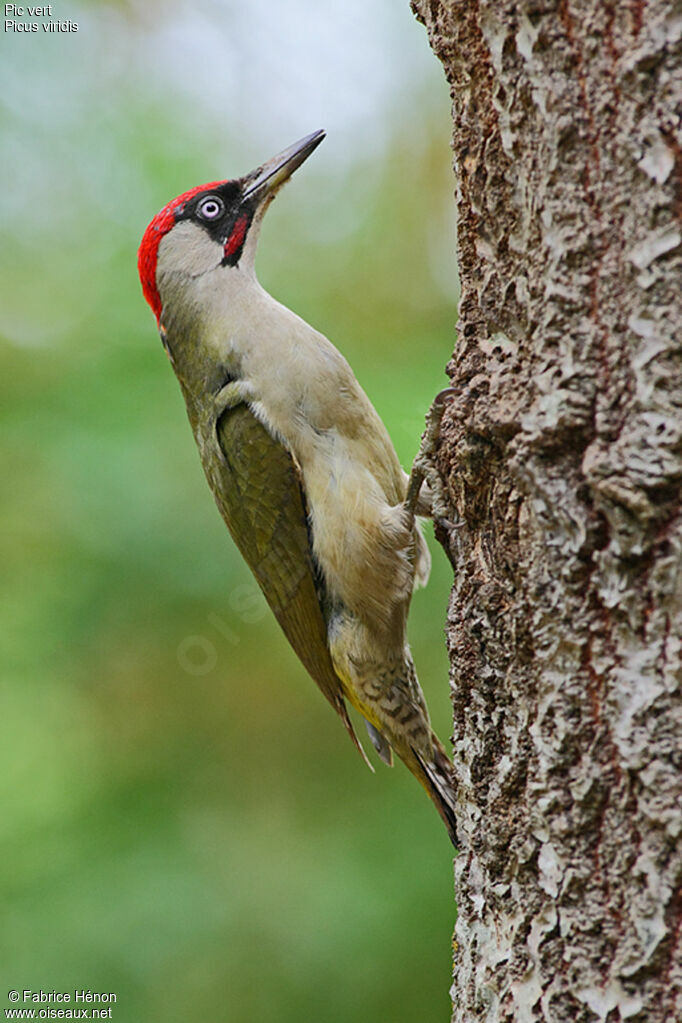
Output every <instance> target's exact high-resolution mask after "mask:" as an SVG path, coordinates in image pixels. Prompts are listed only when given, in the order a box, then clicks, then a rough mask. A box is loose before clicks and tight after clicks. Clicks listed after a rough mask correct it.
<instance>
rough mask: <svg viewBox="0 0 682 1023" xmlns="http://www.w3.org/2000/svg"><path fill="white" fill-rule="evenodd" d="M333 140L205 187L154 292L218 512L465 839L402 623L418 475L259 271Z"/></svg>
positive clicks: (425, 558) (166, 229)
mask: <svg viewBox="0 0 682 1023" xmlns="http://www.w3.org/2000/svg"><path fill="white" fill-rule="evenodd" d="M323 138H324V132H322V131H318V132H315V133H313V134H312V135H308V136H307V137H306V138H304V139H301V140H300V141H299V142H297V143H295V144H294V145H293V146H290V147H289V148H288V149H286V150H285V151H284V152H282V153H280V154H279V155H278V156H275V157H274V158H273V159H272V160H269V161H268V162H267V163H265V164H263V166H262V167H258V168H257V169H256V170H255V171H253V172H252V173H251V174H247V175H246V176H245V177H242V178H237V179H236V180H231V181H220V182H213V183H212V184H208V185H200V186H198V187H197V188H193V189H191V190H190V191H189V192H185V193H184V194H183V195H180V196H178V198H177V199H174V200H173V201H172V202H170V203H169V204H168V205H167V206H166V207H165V208H164V209H163V210H161V212H160V213H159V214H157V216H156V217H154V219H153V220H152V222H151V223H150V225H149V227H148V228H147V230H146V232H145V235H144V237H143V239H142V244H141V246H140V251H139V270H140V279H141V282H142V288H143V291H144V295H145V297H146V299H147V301H148V303H149V305H150V306H151V308H152V310H153V311H154V313H155V315H156V318H157V322H158V326H159V332H160V335H161V340H162V342H163V344H164V347H165V349H166V352H167V353H168V356H169V358H170V361H171V363H172V366H173V369H174V370H175V373H176V376H177V378H178V380H179V382H180V387H181V388H182V392H183V395H184V398H185V402H186V404H187V413H188V416H189V421H190V424H191V427H192V431H193V433H194V437H195V440H196V442H197V445H198V447H199V453H200V456H201V463H202V465H203V468H204V472H205V473H206V477H207V479H208V483H209V486H210V488H211V490H212V491H213V495H214V497H215V500H216V502H217V505H218V508H219V510H220V513H221V515H222V516H223V519H224V520H225V522H226V524H227V527H228V529H229V531H230V533H231V534H232V536H233V538H234V540H235V542H236V544H237V546H238V548H239V550H240V551H241V553H242V555H243V556H244V558H245V559H246V561H247V563H248V565H249V567H250V568H251V570H252V572H253V573H254V575H255V577H256V579H257V581H258V584H259V585H260V587H261V589H262V591H263V593H264V595H265V598H266V600H267V602H268V604H269V605H270V607H271V609H272V611H273V612H274V614H275V616H276V618H277V620H278V622H279V624H280V626H281V627H282V629H283V630H284V633H285V635H286V637H287V639H288V640H289V642H290V644H291V646H292V647H293V649H294V650H295V652H296V654H297V655H298V657H299V658H300V660H301V661H302V663H303V665H304V666H305V668H306V669H307V671H308V672H309V673H310V675H311V676H312V678H313V679H314V680H315V682H316V683H317V685H318V686H319V688H320V689H321V690H322V692H323V693H324V695H325V696H326V697H327V699H328V700H329V702H330V703H331V704H332V706H333V707H334V709H335V710H336V711H337V713H338V714H339V715H340V717H341V719H342V721H343V723H344V725H345V726H346V729H347V730H348V733H349V735H350V736H351V738H352V740H353V742H354V743H355V745H356V746H357V747H358V749H359V750H360V752H361V753H362V755H363V756H364V752H363V751H362V747H361V746H360V743H359V742H358V740H357V737H356V735H355V733H354V731H353V726H352V724H351V722H350V719H349V717H348V712H347V708H346V703H345V701H346V700H348V701H349V703H350V704H351V705H352V706H353V707H355V708H356V710H357V711H359V713H360V714H361V715H362V717H363V718H364V719H365V721H366V723H367V729H368V732H369V735H370V738H371V740H372V742H373V744H374V746H375V748H376V750H377V752H378V754H379V756H380V757H381V759H382V760H384V761H385V762H386V763H387V764H389V765H390V764H391V763H392V754H391V749H393V750H395V752H396V753H397V755H398V756H399V757H400V758H401V760H403V761H404V763H405V764H406V765H407V767H408V768H409V769H410V771H412V773H413V774H414V775H416V777H417V778H418V779H419V781H420V782H421V784H422V785H423V786H424V788H425V789H426V791H427V792H428V794H429V796H430V797H431V799H432V800H433V802H434V803H435V805H436V808H437V809H438V812H439V813H440V815H441V817H442V818H443V820H444V822H445V824H446V826H447V828H448V833H449V834H450V837H451V839H452V840H453V842H454V841H455V818H454V792H453V778H452V765H451V764H450V761H449V760H448V758H447V755H446V753H445V751H444V749H443V747H442V745H441V743H440V742H439V740H438V738H437V737H436V735H435V734H434V732H433V731H432V729H431V725H430V723H429V715H428V711H427V709H426V704H425V701H424V696H423V694H422V691H421V688H420V686H419V682H418V681H417V675H416V672H415V668H414V663H413V661H412V655H411V653H410V648H409V646H408V644H407V639H406V620H407V612H408V608H409V604H410V598H411V595H412V590H413V588H414V585H415V584H420V585H423V584H424V583H426V580H427V578H428V574H429V568H430V559H429V553H428V549H427V547H426V544H425V542H424V539H423V537H422V535H421V533H420V531H419V528H418V526H417V524H416V523H415V509H416V511H418V512H419V513H420V514H425V513H428V507H427V501H428V495H427V489H428V488H423V490H422V493H421V495H420V485H421V482H422V478H423V473H422V472H416V473H415V474H413V479H412V486H411V487H410V496H409V498H408V478H407V476H406V474H405V473H404V472H403V470H402V469H401V466H400V463H399V461H398V457H397V455H396V453H395V450H394V448H393V445H392V443H391V440H390V438H389V436H388V433H387V431H386V428H385V427H384V424H383V423H382V421H381V419H380V418H379V416H378V414H377V413H376V411H375V409H374V408H373V406H372V404H371V403H370V401H369V399H368V398H367V396H366V394H365V393H364V391H363V390H362V388H361V387H360V385H359V384H358V382H357V380H356V379H355V377H354V375H353V372H352V370H351V368H350V366H349V365H348V363H347V362H346V360H345V359H344V357H343V356H342V355H341V354H340V353H339V352H338V351H337V349H336V348H335V347H334V346H333V345H332V344H331V343H330V342H329V341H328V340H327V339H326V338H325V337H323V336H322V334H320V333H318V331H316V330H314V329H313V328H312V327H310V326H308V324H307V323H305V322H304V321H303V320H302V319H300V317H298V316H296V315H295V314H294V313H292V312H290V311H289V310H288V309H286V308H285V307H284V306H282V305H280V303H279V302H277V301H275V299H273V298H272V297H271V296H270V295H269V294H268V293H267V292H266V291H264V289H263V288H262V287H261V285H260V284H259V283H258V280H257V279H256V274H255V270H254V260H255V254H256V243H257V240H258V234H259V229H260V225H261V221H262V219H263V215H264V213H265V211H266V209H267V208H268V206H269V204H270V202H271V201H272V199H273V198H274V196H275V195H276V194H277V191H278V190H279V188H280V187H281V185H282V184H283V183H284V182H285V181H286V180H287V179H288V178H289V177H290V175H291V174H292V173H293V172H294V171H295V170H296V168H297V167H299V166H300V165H301V164H302V163H303V161H304V160H305V159H307V157H308V156H309V155H310V154H311V153H312V152H313V150H314V149H315V148H316V146H317V145H318V144H319V143H320V142H321V141H322V139H323Z"/></svg>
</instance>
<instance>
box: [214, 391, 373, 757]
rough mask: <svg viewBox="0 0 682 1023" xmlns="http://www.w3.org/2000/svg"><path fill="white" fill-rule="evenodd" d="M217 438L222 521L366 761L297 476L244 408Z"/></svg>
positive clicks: (225, 419) (222, 425)
mask: <svg viewBox="0 0 682 1023" xmlns="http://www.w3.org/2000/svg"><path fill="white" fill-rule="evenodd" d="M217 433H218V442H219V444H220V448H221V451H222V454H223V457H224V463H223V465H222V466H221V470H220V472H219V473H218V474H216V475H217V476H218V478H217V479H216V477H215V476H214V477H213V480H212V481H211V482H212V484H213V490H214V493H215V496H216V500H217V502H218V507H219V508H220V511H221V514H222V516H223V518H224V520H225V522H226V524H227V527H228V529H229V530H230V533H231V534H232V537H233V539H234V541H235V543H236V544H237V547H238V548H239V550H240V551H241V554H242V556H243V557H244V560H245V561H246V563H247V564H248V566H249V568H250V569H251V571H252V572H253V574H254V575H255V577H256V580H257V582H258V585H259V586H260V588H261V590H262V591H263V593H264V595H265V599H266V600H267V602H268V604H269V605H270V607H271V609H272V611H273V613H274V615H275V617H276V619H277V621H278V622H279V624H280V626H281V627H282V630H283V631H284V635H285V636H286V637H287V639H288V640H289V643H290V644H291V646H292V647H293V649H294V651H295V652H296V654H297V655H298V657H299V659H300V660H301V662H302V663H303V665H304V667H305V668H306V670H307V671H308V673H309V674H310V675H311V676H312V678H313V679H314V681H315V682H316V683H317V685H318V686H319V688H320V689H321V690H322V692H323V693H324V695H325V696H326V697H327V699H328V700H329V702H330V703H331V705H332V706H333V707H334V709H335V710H336V711H337V713H338V714H339V715H340V716H341V718H342V720H343V723H344V725H345V726H346V728H347V730H348V733H349V735H350V737H351V739H352V740H353V742H354V743H355V745H356V747H357V748H358V750H359V751H360V753H361V755H362V756H363V758H364V759H365V761H367V758H366V757H365V754H364V751H363V749H362V747H361V746H360V743H359V742H358V739H357V736H356V735H355V732H354V731H353V726H352V724H351V722H350V719H349V717H348V711H347V709H346V705H345V702H344V699H343V691H342V687H341V682H340V680H339V677H338V675H337V674H336V672H335V671H334V666H333V664H332V660H331V656H330V654H329V648H328V646H327V627H326V623H325V620H324V617H323V614H322V608H321V605H320V598H319V596H318V588H317V586H316V575H315V564H314V560H313V553H312V548H311V544H310V535H309V532H308V524H307V515H306V507H305V497H304V493H303V487H302V482H301V477H300V473H299V470H298V468H297V466H296V464H295V462H294V460H293V458H292V457H291V455H290V454H289V452H288V451H287V449H286V448H285V447H284V446H283V445H282V444H280V443H279V442H278V441H277V440H275V439H274V438H273V437H272V436H271V435H270V433H269V432H268V431H267V430H266V428H265V427H264V426H263V424H262V423H261V422H260V420H258V419H257V418H256V417H255V416H254V415H253V413H252V412H251V411H250V409H249V408H248V407H247V406H246V405H237V407H236V408H233V409H228V410H227V411H226V412H224V413H223V414H222V415H221V417H220V419H219V421H218V425H217ZM318 586H319V580H318ZM367 763H369V761H367Z"/></svg>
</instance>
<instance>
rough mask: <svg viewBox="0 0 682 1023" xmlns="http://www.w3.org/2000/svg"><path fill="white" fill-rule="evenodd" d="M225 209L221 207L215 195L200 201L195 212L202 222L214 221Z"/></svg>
mask: <svg viewBox="0 0 682 1023" xmlns="http://www.w3.org/2000/svg"><path fill="white" fill-rule="evenodd" d="M224 209H225V207H224V206H223V204H222V202H221V200H220V199H218V198H217V197H216V196H215V195H212V196H210V197H209V198H207V199H202V200H201V202H200V203H199V206H198V207H197V212H198V214H199V216H200V217H203V219H204V220H215V219H216V217H219V216H220V215H221V213H222V212H223V210H224Z"/></svg>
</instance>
